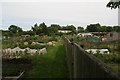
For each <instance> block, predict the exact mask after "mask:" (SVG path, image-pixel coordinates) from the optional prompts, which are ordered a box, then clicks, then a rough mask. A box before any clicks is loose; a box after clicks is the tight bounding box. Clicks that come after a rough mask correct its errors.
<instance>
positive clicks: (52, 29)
mask: <svg viewBox="0 0 120 80" xmlns="http://www.w3.org/2000/svg"><path fill="white" fill-rule="evenodd" d="M58 30H70V31H71V32H70V33H69V34H77V33H83V32H111V31H116V32H120V26H101V25H100V24H99V23H97V24H89V25H87V27H86V29H84V27H81V26H79V27H77V28H76V27H75V26H74V25H67V26H60V25H58V24H51V25H50V26H47V25H46V24H45V23H44V22H43V23H40V24H37V23H36V24H34V25H33V26H31V30H28V31H23V29H22V28H21V27H19V26H16V25H10V26H9V28H8V30H6V31H5V30H2V33H3V36H19V35H49V36H53V35H63V33H60V32H58Z"/></svg>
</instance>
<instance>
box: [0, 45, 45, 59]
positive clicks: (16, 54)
mask: <svg viewBox="0 0 120 80" xmlns="http://www.w3.org/2000/svg"><path fill="white" fill-rule="evenodd" d="M25 51H26V52H27V53H29V54H30V55H34V54H36V53H37V52H38V53H39V54H45V53H47V50H46V48H42V49H39V50H37V49H30V48H28V47H27V48H25V49H21V48H19V47H16V48H14V49H11V48H8V49H3V50H2V54H3V57H5V58H21V55H25ZM21 52H22V53H21Z"/></svg>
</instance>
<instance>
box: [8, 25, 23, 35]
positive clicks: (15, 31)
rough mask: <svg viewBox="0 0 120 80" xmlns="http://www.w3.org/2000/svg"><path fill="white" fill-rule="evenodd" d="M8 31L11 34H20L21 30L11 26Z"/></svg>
mask: <svg viewBox="0 0 120 80" xmlns="http://www.w3.org/2000/svg"><path fill="white" fill-rule="evenodd" d="M8 30H9V31H10V32H12V33H17V32H22V31H23V30H22V28H20V27H18V26H16V25H11V26H10V27H9V28H8Z"/></svg>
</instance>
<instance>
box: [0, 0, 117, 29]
mask: <svg viewBox="0 0 120 80" xmlns="http://www.w3.org/2000/svg"><path fill="white" fill-rule="evenodd" d="M18 1H19V0H18ZM24 1H26V2H24ZM24 1H23V2H15V1H14V0H12V2H9V1H8V0H4V2H2V3H0V6H1V7H0V9H1V13H0V15H1V17H2V18H0V19H2V25H1V22H0V25H1V26H2V29H7V28H8V27H9V26H10V25H12V24H14V25H18V26H20V27H22V28H23V29H24V30H29V29H31V26H32V25H34V24H35V23H38V24H39V23H42V22H45V23H46V25H48V26H49V25H50V24H60V25H71V24H72V25H75V26H76V27H77V26H82V27H86V26H87V25H88V24H91V23H100V24H101V25H118V10H117V9H116V10H114V9H113V10H111V9H110V8H106V4H107V3H108V2H109V0H107V1H106V0H101V2H100V1H98V0H90V1H89V2H87V1H88V0H86V1H85V0H84V1H83V0H80V1H78V0H70V1H69V2H68V1H67V0H66V1H63V0H62V1H54V0H53V1H51V2H50V1H47V0H46V1H40V2H37V0H36V2H35V0H34V1H33V0H31V1H29V2H28V1H27V0H24Z"/></svg>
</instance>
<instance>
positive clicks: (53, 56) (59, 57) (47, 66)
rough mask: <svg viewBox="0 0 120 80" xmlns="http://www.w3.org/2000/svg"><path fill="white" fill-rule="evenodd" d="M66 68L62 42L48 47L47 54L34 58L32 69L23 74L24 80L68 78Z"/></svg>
mask: <svg viewBox="0 0 120 80" xmlns="http://www.w3.org/2000/svg"><path fill="white" fill-rule="evenodd" d="M68 73H69V72H68V68H67V63H66V54H65V47H64V45H63V41H58V42H57V44H56V45H55V46H51V47H48V49H47V54H45V55H41V56H37V55H36V56H34V58H33V61H32V68H31V69H30V70H29V71H27V72H25V74H24V76H23V78H24V80H26V79H27V80H29V79H30V78H34V79H37V80H39V79H38V78H68V77H69V76H68ZM28 78H29V79H28ZM22 80H23V79H22Z"/></svg>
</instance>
